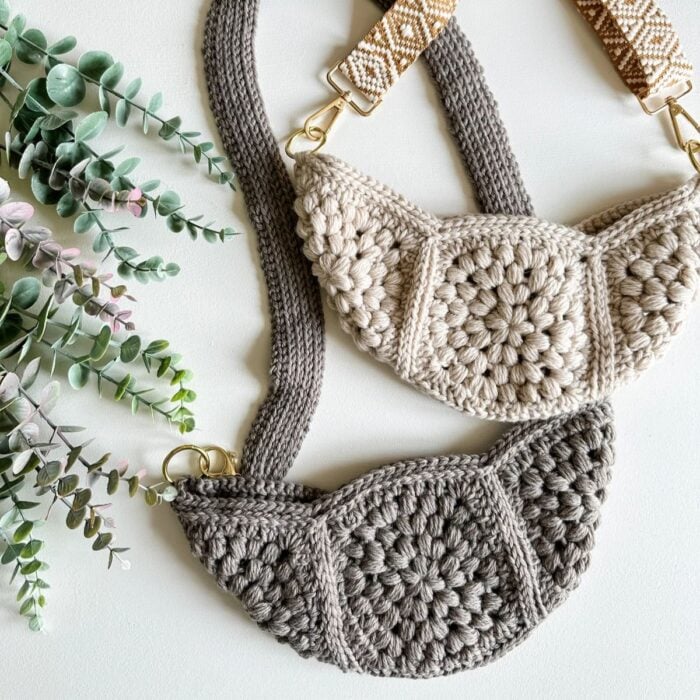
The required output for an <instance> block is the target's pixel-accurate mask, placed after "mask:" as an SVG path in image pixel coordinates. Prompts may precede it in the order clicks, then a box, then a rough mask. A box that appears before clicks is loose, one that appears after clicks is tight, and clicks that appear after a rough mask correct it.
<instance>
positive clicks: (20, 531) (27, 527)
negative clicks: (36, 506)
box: [12, 520, 34, 544]
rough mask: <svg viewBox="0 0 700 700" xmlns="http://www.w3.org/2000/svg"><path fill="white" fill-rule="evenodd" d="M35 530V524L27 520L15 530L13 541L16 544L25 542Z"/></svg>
mask: <svg viewBox="0 0 700 700" xmlns="http://www.w3.org/2000/svg"><path fill="white" fill-rule="evenodd" d="M33 529H34V523H33V522H32V521H31V520H26V521H25V522H23V523H22V524H21V525H20V526H19V527H18V528H17V529H16V530H15V532H14V534H13V535H12V540H13V541H14V543H15V544H19V543H20V542H24V540H26V539H27V537H29V535H30V534H31V532H32V530H33Z"/></svg>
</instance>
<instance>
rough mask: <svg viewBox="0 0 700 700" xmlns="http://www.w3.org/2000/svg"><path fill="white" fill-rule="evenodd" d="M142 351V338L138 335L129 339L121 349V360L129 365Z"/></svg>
mask: <svg viewBox="0 0 700 700" xmlns="http://www.w3.org/2000/svg"><path fill="white" fill-rule="evenodd" d="M140 351H141V338H139V336H138V335H132V336H130V337H129V338H127V339H126V340H125V341H124V342H123V343H122V345H121V347H120V349H119V359H120V360H121V361H122V362H124V363H125V364H128V363H129V362H133V361H134V360H135V359H136V358H137V357H138V356H139V352H140Z"/></svg>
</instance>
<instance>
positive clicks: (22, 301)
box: [11, 277, 41, 309]
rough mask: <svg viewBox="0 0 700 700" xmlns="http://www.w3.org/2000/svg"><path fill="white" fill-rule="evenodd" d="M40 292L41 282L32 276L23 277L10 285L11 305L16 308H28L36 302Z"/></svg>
mask: <svg viewBox="0 0 700 700" xmlns="http://www.w3.org/2000/svg"><path fill="white" fill-rule="evenodd" d="M40 293H41V283H40V282H39V280H38V279H36V278H34V277H23V278H22V279H19V280H17V281H16V282H15V283H14V285H13V286H12V294H11V299H12V305H13V306H14V307H15V308H17V309H28V308H30V307H31V306H34V304H36V302H37V300H38V299H39V294H40Z"/></svg>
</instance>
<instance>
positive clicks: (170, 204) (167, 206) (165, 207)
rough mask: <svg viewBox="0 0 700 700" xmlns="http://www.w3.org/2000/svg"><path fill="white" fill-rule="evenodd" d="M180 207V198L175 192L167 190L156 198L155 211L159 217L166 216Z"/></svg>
mask: <svg viewBox="0 0 700 700" xmlns="http://www.w3.org/2000/svg"><path fill="white" fill-rule="evenodd" d="M181 206H182V202H181V201H180V197H179V195H178V194H177V193H176V192H172V191H171V190H168V191H166V192H163V194H161V195H160V197H158V204H157V211H158V213H159V214H160V215H161V216H168V215H170V214H172V213H173V212H175V211H177V210H178V209H179V208H180V207H181Z"/></svg>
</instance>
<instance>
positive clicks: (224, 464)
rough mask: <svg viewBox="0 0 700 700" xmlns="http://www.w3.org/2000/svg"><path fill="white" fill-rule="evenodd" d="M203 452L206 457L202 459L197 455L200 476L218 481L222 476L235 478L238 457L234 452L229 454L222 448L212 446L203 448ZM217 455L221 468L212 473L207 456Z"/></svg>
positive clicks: (210, 463)
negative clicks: (220, 459) (219, 458)
mask: <svg viewBox="0 0 700 700" xmlns="http://www.w3.org/2000/svg"><path fill="white" fill-rule="evenodd" d="M204 451H205V452H206V453H207V457H206V458H205V457H202V455H201V454H200V455H199V471H200V472H202V476H205V477H207V478H208V479H220V478H222V477H224V476H236V474H238V455H237V454H236V453H235V452H229V451H228V450H225V449H224V448H223V447H217V446H216V445H212V446H210V447H205V448H204ZM211 454H217V455H219V456H220V457H221V458H222V461H221V467H220V468H219V469H218V470H217V471H214V470H213V469H212V461H211V457H210V456H209V455H211Z"/></svg>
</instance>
